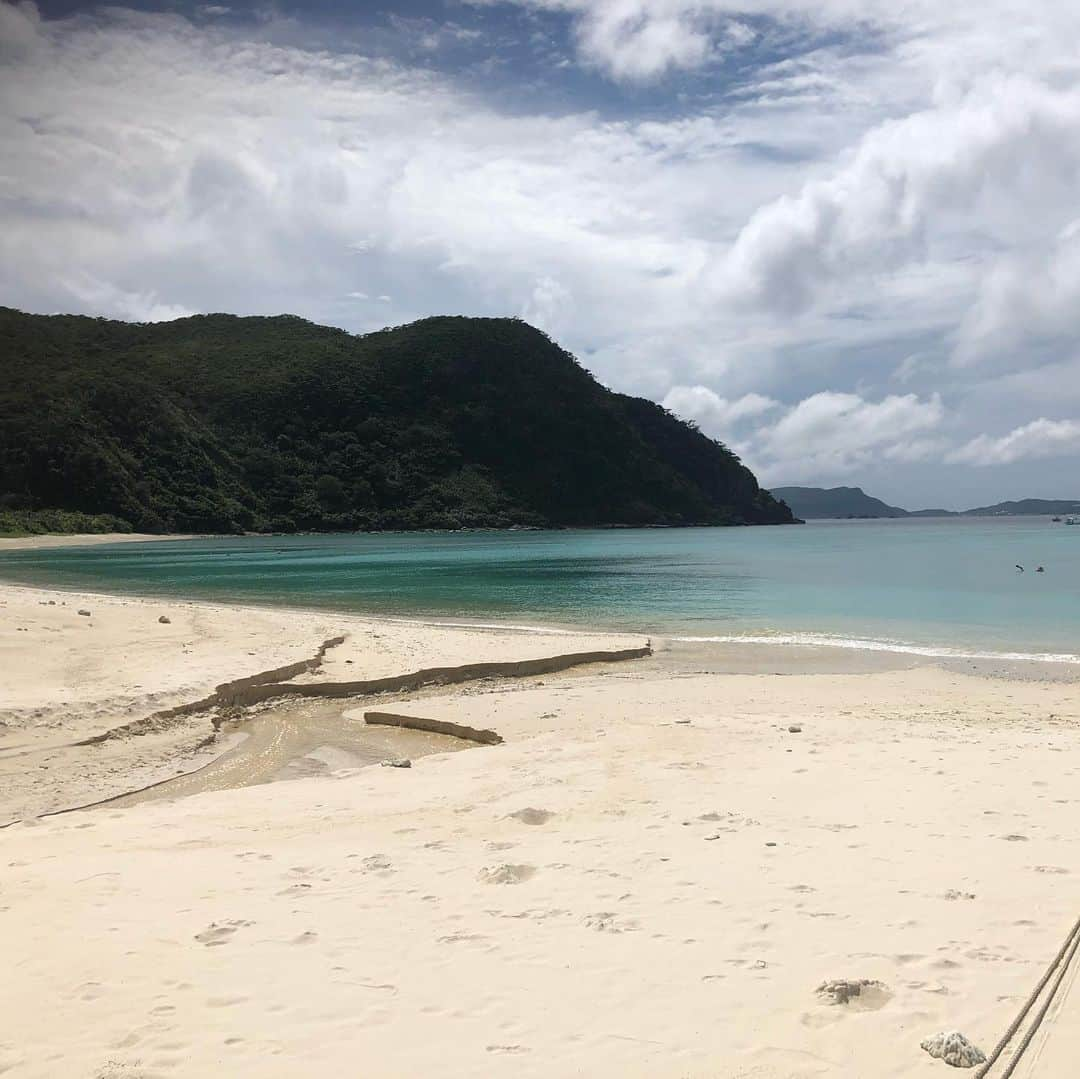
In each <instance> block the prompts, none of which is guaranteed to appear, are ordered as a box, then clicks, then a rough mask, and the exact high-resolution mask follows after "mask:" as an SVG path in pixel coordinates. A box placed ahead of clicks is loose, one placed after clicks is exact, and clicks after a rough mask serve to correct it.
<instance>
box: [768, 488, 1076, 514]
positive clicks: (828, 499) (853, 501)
mask: <svg viewBox="0 0 1080 1079" xmlns="http://www.w3.org/2000/svg"><path fill="white" fill-rule="evenodd" d="M771 490H772V494H773V496H774V497H776V498H779V499H781V500H782V501H783V502H786V503H787V505H788V506H790V507H791V511H792V513H794V514H795V515H796V516H797V517H802V518H804V519H806V520H838V519H844V518H877V517H1022V516H1054V515H1064V514H1078V513H1080V500H1078V499H1071V500H1070V499H1063V500H1062V499H1046V498H1024V499H1020V500H1019V501H1015V502H998V503H996V504H995V505H993V506H977V507H976V508H975V509H970V510H944V509H927V510H905V509H901V508H900V507H899V506H890V505H889V504H888V503H886V502H882V501H881V499H880V498H874V497H873V496H872V495H868V494H866V492H865V491H863V489H862V488H861V487H773V488H772V489H771Z"/></svg>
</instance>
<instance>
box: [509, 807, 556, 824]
mask: <svg viewBox="0 0 1080 1079" xmlns="http://www.w3.org/2000/svg"><path fill="white" fill-rule="evenodd" d="M510 816H511V817H513V818H514V820H519V821H521V823H522V824H547V822H548V821H549V820H551V818H552V817H554V816H555V814H554V813H552V812H550V810H547V809H533V808H532V807H526V808H525V809H519V810H518V811H517V812H516V813H511V814H510Z"/></svg>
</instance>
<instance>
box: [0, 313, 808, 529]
mask: <svg viewBox="0 0 1080 1079" xmlns="http://www.w3.org/2000/svg"><path fill="white" fill-rule="evenodd" d="M0 341H2V344H0V369H2V370H3V372H4V379H3V384H2V385H0V531H3V530H7V531H19V530H21V531H45V530H49V531H54V530H55V531H73V530H74V531H81V530H87V531H130V530H136V531H140V532H152V533H164V532H212V533H242V532H297V531H353V530H386V529H404V530H411V529H428V528H431V529H435V528H438V529H457V528H508V527H514V526H519V527H559V526H574V525H582V526H615V525H638V526H647V525H692V524H704V525H742V524H789V523H793V522H794V520H795V518H794V516H793V514H792V512H791V510H790V509H789V508H788V507H787V506H786V505H784V504H783V503H781V502H779V501H777V500H776V499H775V498H773V496H772V495H770V494H769V493H768V491H765V490H763V489H762V488H761V487H759V485H758V483H757V480H756V479H755V478H754V475H753V474H752V473H751V472H750V470H749V469H748V468H746V467H745V466H744V465H743V464H742V463H741V462H740V461H739V459H738V457H736V456H735V454H733V453H732V452H731V451H730V450H729V449H727V448H726V447H725V446H723V445H722V444H720V443H718V442H716V441H714V440H712V439H710V438H708V437H706V436H705V435H704V434H702V433H701V432H700V431H698V430H697V429H696V428H695V427H694V426H692V425H690V424H687V423H685V422H683V421H682V420H679V419H677V418H676V417H675V416H673V415H671V414H670V413H669V412H667V411H666V410H665V409H663V408H662V407H661V406H660V405H657V404H654V403H653V402H651V401H647V400H643V399H640V398H635V397H628V396H624V395H622V394H618V393H613V392H612V391H610V390H608V389H606V388H605V387H603V386H601V385H600V383H599V382H597V381H596V379H594V378H593V377H592V375H590V374H589V373H588V372H587V371H586V370H585V369H584V368H583V367H581V365H580V364H579V363H578V362H577V360H575V359H574V357H573V356H571V355H570V354H569V353H568V352H566V351H564V350H563V349H561V348H560V347H559V346H558V345H556V344H555V343H554V342H553V341H551V340H550V339H549V338H548V337H547V336H546V335H545V334H543V333H542V332H541V331H539V330H537V329H534V328H533V327H531V326H529V325H527V324H526V323H524V322H522V321H520V320H517V319H487V318H463V317H440V318H428V319H424V320H422V321H420V322H415V323H412V324H410V325H407V326H399V327H395V328H392V329H387V330H382V331H379V332H377V333H372V334H367V335H365V336H357V335H354V334H350V333H347V332H345V331H344V330H338V329H332V328H329V327H325V326H317V325H315V324H313V323H311V322H307V321H305V320H304V319H300V318H297V317H295V316H289V315H282V316H278V317H274V318H240V317H236V316H232V315H205V316H197V317H194V318H184V319H178V320H176V321H173V322H162V323H153V324H138V325H134V324H128V323H122V322H113V321H107V320H105V319H96V318H86V317H82V316H74V315H51V316H44V315H28V314H24V313H21V312H19V311H15V310H11V309H9V308H0Z"/></svg>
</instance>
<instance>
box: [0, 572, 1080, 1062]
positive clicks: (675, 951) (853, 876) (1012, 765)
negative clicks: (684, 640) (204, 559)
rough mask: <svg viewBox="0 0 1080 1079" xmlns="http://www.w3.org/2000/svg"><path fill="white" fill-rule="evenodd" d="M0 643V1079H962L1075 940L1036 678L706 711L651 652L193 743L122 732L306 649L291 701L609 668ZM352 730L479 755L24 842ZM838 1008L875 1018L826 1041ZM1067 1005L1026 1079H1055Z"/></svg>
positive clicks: (150, 617)
mask: <svg viewBox="0 0 1080 1079" xmlns="http://www.w3.org/2000/svg"><path fill="white" fill-rule="evenodd" d="M79 609H85V610H90V611H91V614H90V615H89V616H88V617H87V616H81V615H79V614H77V613H76V612H77V611H78V610H79ZM0 615H2V619H0V621H2V628H0V664H2V669H3V671H4V676H3V680H2V684H0V721H2V722H3V723H4V727H2V728H0V768H2V774H0V779H2V787H0V809H2V812H0V818H2V819H0V823H2V822H3V821H6V820H8V819H13V818H23V822H22V823H18V824H14V825H12V826H11V827H9V828H7V829H5V830H3V831H0V845H2V847H3V855H4V864H5V867H6V870H5V876H4V881H3V898H2V907H3V911H2V913H3V923H2V924H3V927H4V956H5V971H6V976H5V978H4V980H3V988H2V989H0V998H2V999H0V1014H2V1015H3V1017H4V1022H3V1025H2V1027H0V1072H3V1074H5V1075H8V1074H10V1075H12V1076H18V1077H23V1076H26V1077H31V1076H34V1077H49V1079H53V1077H57V1076H64V1077H67V1076H72V1077H76V1076H80V1077H81V1076H92V1077H109V1079H120V1077H123V1079H136V1077H138V1079H149V1077H166V1076H178V1077H180V1076H183V1077H186V1076H191V1077H194V1076H199V1077H202V1076H206V1075H229V1076H258V1077H293V1076H301V1075H304V1076H306V1075H352V1074H359V1075H364V1076H372V1077H376V1079H377V1077H383V1076H386V1077H405V1076H410V1077H411V1076H417V1075H431V1076H436V1075H437V1076H504V1075H505V1076H515V1077H525V1076H537V1077H540V1076H543V1077H551V1076H577V1075H586V1074H587V1075H603V1076H609V1075H610V1076H620V1077H622V1076H650V1077H676V1076H692V1077H706V1076H708V1077H725V1079H726V1077H740V1079H790V1077H810V1076H815V1077H816V1076H836V1077H840V1076H844V1077H868V1079H872V1077H894V1076H895V1077H899V1076H904V1077H907V1076H932V1075H935V1074H937V1075H948V1074H957V1073H954V1072H952V1071H951V1070H949V1069H948V1068H947V1066H946V1065H945V1064H943V1063H942V1062H941V1061H936V1060H932V1059H931V1058H930V1057H929V1056H927V1054H926V1053H924V1052H923V1051H922V1050H921V1049H920V1048H919V1042H920V1041H921V1040H922V1039H923V1038H925V1037H926V1036H928V1035H930V1034H933V1033H935V1032H937V1031H939V1030H949V1029H959V1030H961V1031H963V1032H964V1033H965V1034H966V1035H967V1036H968V1037H969V1038H970V1039H971V1040H972V1041H973V1042H975V1043H976V1044H977V1045H979V1046H981V1047H982V1048H983V1049H984V1050H985V1051H987V1052H988V1051H989V1050H990V1048H991V1047H992V1046H993V1044H994V1042H996V1040H997V1039H998V1037H999V1036H1000V1034H1001V1033H1002V1032H1003V1031H1004V1029H1005V1028H1006V1026H1007V1025H1008V1023H1009V1021H1010V1020H1011V1019H1012V1017H1013V1015H1014V1014H1015V1012H1016V1010H1017V1008H1018V1006H1019V1004H1020V1002H1021V1001H1022V1000H1023V999H1024V998H1025V997H1026V996H1027V994H1028V993H1029V992H1030V991H1031V989H1032V988H1033V987H1034V984H1035V982H1036V981H1037V980H1038V978H1039V976H1040V975H1041V973H1042V971H1043V969H1044V968H1045V966H1046V964H1047V962H1048V961H1049V959H1050V958H1051V957H1052V956H1053V954H1054V953H1055V952H1056V951H1057V949H1058V947H1059V946H1060V944H1061V942H1062V939H1063V938H1064V935H1065V933H1066V932H1067V930H1068V928H1069V926H1070V925H1071V924H1072V922H1073V921H1074V920H1075V917H1076V914H1077V912H1078V910H1080V858H1078V854H1080V838H1078V835H1077V827H1076V826H1077V821H1078V819H1080V817H1078V809H1080V782H1078V779H1080V763H1078V756H1077V754H1078V751H1080V708H1078V705H1077V695H1076V686H1075V683H1070V682H1064V681H1050V680H1046V678H1045V676H1044V672H1037V671H1036V672H1029V673H1028V674H1027V675H1026V676H1025V677H1017V678H1012V679H1005V678H988V677H981V676H977V675H969V674H961V673H957V672H955V671H949V670H944V669H941V668H939V667H936V666H933V665H930V664H927V663H921V664H912V663H910V662H909V661H900V660H897V661H896V662H895V663H894V664H892V665H889V664H887V663H883V662H882V661H881V660H880V658H879V659H878V661H877V662H876V663H875V665H874V666H872V667H868V668H867V669H865V670H858V671H857V673H851V672H848V673H845V672H842V671H841V670H839V669H838V668H837V667H836V666H835V664H836V663H837V660H836V658H835V657H830V658H827V659H822V660H820V661H819V662H818V663H817V664H816V665H809V666H808V667H806V669H808V670H811V671H813V672H814V673H794V674H792V673H788V674H783V673H744V674H721V673H715V670H714V669H713V668H714V666H715V664H712V663H711V662H710V661H709V659H708V657H706V656H704V654H702V653H695V652H692V651H689V650H687V649H683V650H681V651H680V650H679V649H678V648H671V649H667V648H666V647H665V645H664V643H663V642H656V644H657V653H656V654H655V655H654V656H653V657H651V658H645V659H636V660H625V661H622V662H618V663H611V664H594V665H588V666H583V667H578V668H575V669H572V670H567V671H562V672H557V673H550V674H542V675H532V676H527V677H501V678H487V679H483V680H479V681H471V682H466V683H463V684H461V685H458V686H428V687H426V688H421V689H417V690H412V691H409V692H400V693H392V694H388V695H383V696H380V697H371V698H368V697H365V698H362V699H344V700H340V701H333V702H327V701H306V700H305V701H296V700H294V701H290V702H287V703H285V704H282V705H276V704H273V703H272V702H271V703H268V704H264V705H261V706H260V707H259V709H258V710H257V711H256V713H255V714H254V715H252V716H248V715H246V714H242V713H238V714H237V715H235V716H232V718H228V717H227V721H226V722H225V723H224V724H223V726H222V732H221V734H220V735H219V736H218V737H217V738H216V739H215V740H214V741H211V742H209V744H203V743H206V742H207V739H208V736H209V735H211V734H212V733H213V728H212V726H211V723H210V719H209V717H208V715H206V714H202V715H190V716H182V717H178V718H177V719H175V720H170V721H165V722H161V723H158V724H151V725H150V727H151V729H150V730H149V731H146V730H145V728H140V727H139V726H138V722H139V721H140V720H142V719H144V718H145V717H147V716H149V715H152V714H153V713H155V712H157V711H160V710H161V709H165V708H168V707H172V706H174V705H177V704H182V703H185V702H187V701H191V700H197V699H200V698H201V697H203V696H205V695H206V694H208V693H210V692H212V691H213V689H214V687H215V686H216V685H218V684H220V683H223V682H227V681H229V680H234V679H237V678H241V677H245V676H249V675H254V674H256V673H258V672H261V671H266V670H269V669H271V668H274V667H280V666H283V665H285V664H290V663H295V662H298V661H302V660H305V659H308V658H310V657H312V656H313V655H314V654H315V652H316V650H317V649H318V647H319V645H320V644H322V643H323V642H325V641H327V640H328V639H331V638H334V637H336V636H342V635H343V636H345V638H346V639H345V641H344V642H343V643H342V644H340V645H337V646H335V647H333V648H331V649H330V650H329V651H328V652H327V654H326V658H325V660H324V662H323V665H322V666H321V668H319V669H317V670H309V671H307V672H305V673H303V674H302V675H300V676H299V680H300V681H302V682H304V683H307V684H311V683H313V682H323V681H326V682H340V681H348V680H358V679H368V678H383V677H387V676H390V675H394V674H402V673H405V672H408V671H413V670H418V669H422V668H431V667H440V666H455V665H461V664H468V663H477V662H503V661H505V662H510V661H520V660H526V659H535V658H538V657H542V656H550V655H556V654H563V653H569V652H586V651H595V650H617V649H621V648H627V647H633V646H636V645H638V644H640V643H641V642H640V641H639V640H638V639H635V638H620V637H612V636H610V635H607V636H601V635H597V636H593V637H589V636H587V635H567V634H540V633H525V632H508V631H495V630H466V629H460V628H447V627H433V626H421V625H416V624H409V623H391V622H379V621H374V620H370V619H360V618H352V617H348V616H340V615H336V614H333V613H328V612H323V613H308V612H295V611H276V610H268V609H265V608H263V609H247V608H229V607H223V606H213V605H207V604H196V603H176V602H174V601H160V602H159V601H152V600H138V599H128V598H109V597H103V596H91V595H73V594H69V593H59V592H45V591H40V590H34V589H27V588H21V587H15V586H0ZM161 615H165V616H166V617H168V618H169V619H170V622H169V623H167V624H163V623H159V621H158V618H159V617H160V616H161ZM829 663H832V664H833V666H831V667H830V666H829ZM804 666H806V665H805V664H804ZM748 669H750V668H748ZM762 669H776V670H793V669H797V667H791V666H788V667H785V666H784V661H783V660H782V659H777V660H774V661H773V662H772V663H771V664H770V665H768V667H767V668H762ZM373 707H374V708H387V709H391V710H393V711H396V712H402V713H406V714H412V715H416V716H424V717H430V718H435V719H443V720H450V721H453V722H455V723H460V724H466V725H469V726H472V727H480V728H490V729H493V730H495V731H497V732H498V733H499V734H500V735H502V737H503V738H504V739H505V743H504V744H502V745H498V746H489V747H476V748H469V749H466V750H464V751H460V752H435V753H434V754H433V755H427V756H417V758H416V759H414V761H413V765H412V767H411V768H409V769H398V768H381V767H377V766H376V767H358V766H349V762H350V757H349V756H348V754H347V753H346V752H345V750H341V749H338V750H334V752H331V751H330V750H331V749H333V746H332V745H331V742H332V741H333V739H332V738H331V736H330V735H329V734H328V735H326V738H327V743H326V746H325V747H322V748H324V749H325V750H326V751H325V752H321V753H320V751H319V749H320V747H319V746H315V748H312V746H314V745H315V742H318V740H319V738H321V737H322V735H318V736H313V739H314V740H312V739H309V740H308V742H307V743H304V742H302V741H298V742H295V743H289V742H288V739H284V738H281V739H277V742H278V749H279V750H281V746H282V745H287V744H295V745H299V746H301V750H297V752H301V751H302V752H305V753H308V756H307V757H306V758H305V759H306V760H307V764H308V765H309V769H308V772H306V773H305V772H304V771H302V770H301V771H300V772H297V770H296V768H295V764H296V762H295V761H293V762H292V766H293V770H292V771H291V772H290V771H287V770H279V772H277V773H275V774H276V775H279V776H280V775H295V774H301V775H303V774H307V775H308V776H309V778H300V779H293V780H291V781H289V782H274V783H265V782H259V783H258V785H254V786H243V787H240V788H237V789H222V790H214V789H212V788H210V787H208V788H206V790H205V791H204V792H203V793H197V794H195V795H193V796H190V797H183V798H174V799H169V798H165V799H162V798H159V797H158V796H157V795H153V796H148V798H147V800H146V801H144V802H142V803H141V804H137V805H133V806H131V807H130V808H115V807H109V806H106V807H103V808H99V809H92V810H87V811H83V812H77V813H71V814H64V815H60V816H52V817H49V816H45V817H40V818H39V819H35V817H36V814H39V813H46V812H50V811H54V810H57V809H62V808H65V807H67V806H73V805H78V804H81V803H84V802H87V801H93V800H96V799H99V798H104V797H110V796H112V795H116V794H121V793H123V792H124V791H126V790H131V789H134V788H136V787H141V786H145V785H146V784H147V783H151V782H155V781H158V780H161V779H163V778H166V777H168V776H169V775H171V774H173V773H175V772H177V771H184V772H188V771H191V770H192V769H193V768H196V767H198V766H199V765H202V764H208V762H211V761H213V760H214V758H215V757H218V756H219V755H221V754H222V753H225V754H226V755H227V754H229V753H232V754H234V755H237V759H239V760H243V754H244V753H245V752H246V750H245V748H244V747H245V746H248V747H250V746H252V745H256V744H258V745H261V744H262V743H259V742H258V739H259V738H260V737H263V738H264V739H265V737H266V735H267V732H270V733H271V734H273V732H274V731H276V730H277V729H278V728H277V727H276V726H275V724H280V725H281V730H285V729H286V727H288V728H289V729H291V730H292V731H293V732H294V734H295V733H296V732H299V734H297V737H299V735H300V734H302V733H303V731H304V730H305V729H306V728H305V724H307V725H308V726H307V729H314V728H313V727H311V724H314V723H315V722H316V720H317V722H318V723H319V724H321V725H322V726H321V727H319V728H318V729H319V730H331V729H332V728H333V726H334V725H335V724H336V725H337V726H338V727H341V728H343V729H344V728H348V729H349V730H355V729H356V728H357V727H359V726H360V725H361V724H362V716H363V713H364V711H366V710H368V709H369V708H373ZM219 718H220V717H219ZM133 722H134V723H135V724H136V727H135V728H134V729H133V730H134V732H139V731H142V733H131V732H129V733H127V734H121V735H120V736H117V737H114V738H110V739H107V740H105V741H103V742H101V743H97V744H93V745H87V746H72V745H71V743H72V742H74V741H77V740H80V739H82V738H86V737H88V736H93V735H95V734H101V733H103V732H105V731H108V730H111V729H113V728H117V727H123V726H124V725H126V724H131V723H133ZM793 726H795V727H799V728H800V730H798V731H792V730H790V728H791V727H793ZM230 732H231V733H230ZM274 737H276V736H274ZM274 737H271V738H270V739H269V741H267V742H266V744H267V745H268V746H270V747H271V748H270V749H267V750H266V752H267V753H270V755H271V757H272V756H273V752H274V750H273V744H274ZM245 739H246V740H245ZM387 745H391V746H392V745H393V742H392V740H391V741H390V742H388V743H387ZM347 748H348V746H347V745H346V749H347ZM260 752H262V750H260ZM279 756H280V759H277V758H274V760H275V762H276V763H274V764H273V768H278V767H279V765H281V764H282V762H284V761H285V760H286V759H287V758H288V753H287V752H285V751H284V750H281V753H280V754H279ZM222 759H226V758H222ZM268 759H269V758H268ZM247 764H248V766H249V767H247V770H246V771H244V770H240V771H238V772H237V774H238V775H241V774H242V777H243V782H255V781H256V780H257V779H259V778H260V777H261V778H266V777H268V776H270V771H268V770H266V769H264V770H263V771H261V772H260V770H259V768H258V767H256V764H257V762H255V761H250V760H249V761H248V762H247ZM342 765H344V766H342ZM200 774H201V775H205V774H210V773H209V770H208V771H207V772H204V773H200ZM192 789H194V788H192ZM164 790H165V793H166V794H168V793H169V790H171V788H165V789H164ZM838 978H845V979H873V980H875V981H878V982H880V983H881V987H880V988H875V989H874V990H873V991H869V992H868V993H867V995H866V997H865V998H864V999H863V1000H861V1001H859V1000H857V1001H854V1002H852V1003H849V1004H848V1005H836V1004H829V1003H826V1002H823V1001H822V1000H821V999H820V998H819V996H818V995H817V994H816V992H815V991H816V989H817V987H818V986H819V985H820V984H821V983H822V982H824V981H826V980H829V979H838ZM1076 992H1077V990H1076V989H1075V988H1073V989H1072V993H1071V996H1072V997H1075V996H1076ZM1067 1006H1069V1001H1068V999H1066V1004H1065V1005H1063V1008H1064V1009H1065V1010H1063V1011H1062V1012H1061V1014H1060V1015H1059V1016H1058V1021H1059V1025H1061V1026H1062V1028H1063V1029H1065V1030H1066V1035H1063V1036H1062V1037H1061V1038H1058V1037H1057V1036H1056V1035H1055V1036H1054V1037H1051V1038H1049V1039H1047V1040H1046V1042H1045V1044H1041V1043H1040V1046H1039V1052H1038V1068H1037V1070H1031V1071H1029V1072H1025V1073H1022V1074H1026V1075H1030V1076H1036V1075H1037V1076H1039V1079H1066V1077H1069V1076H1073V1075H1074V1074H1075V1056H1074V1055H1072V1054H1071V1053H1070V1052H1069V1050H1068V1046H1067V1044H1066V1042H1067V1033H1068V1030H1069V1029H1071V1028H1070V1027H1069V1024H1068V1022H1066V1020H1067V1019H1068V1017H1069V1015H1073V1014H1080V1013H1076V1008H1075V1007H1072V1008H1071V1011H1068V1008H1067ZM1074 1040H1075V1039H1074ZM1070 1069H1072V1070H1070ZM959 1074H965V1073H962V1072H961V1073H959ZM966 1074H970V1073H966Z"/></svg>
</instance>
